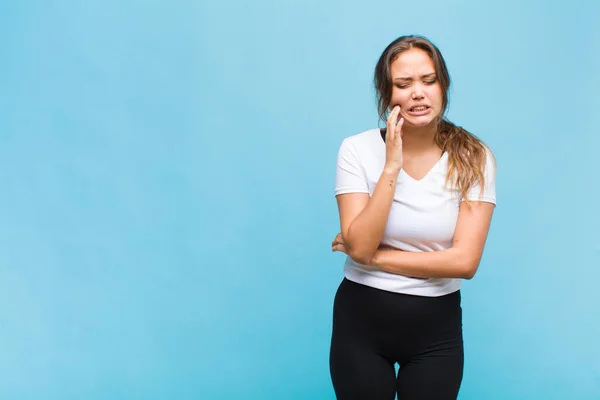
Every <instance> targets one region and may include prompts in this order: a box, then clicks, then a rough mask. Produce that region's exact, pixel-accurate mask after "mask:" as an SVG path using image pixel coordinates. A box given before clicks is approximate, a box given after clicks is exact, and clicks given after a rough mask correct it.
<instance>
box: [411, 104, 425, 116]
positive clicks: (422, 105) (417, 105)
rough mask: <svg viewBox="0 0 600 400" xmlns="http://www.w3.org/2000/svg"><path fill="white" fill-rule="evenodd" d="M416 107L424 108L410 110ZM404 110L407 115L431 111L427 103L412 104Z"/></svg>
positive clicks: (417, 114)
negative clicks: (423, 108)
mask: <svg viewBox="0 0 600 400" xmlns="http://www.w3.org/2000/svg"><path fill="white" fill-rule="evenodd" d="M416 107H425V110H423V111H411V110H412V109H413V108H416ZM406 112H407V113H408V114H409V115H414V116H420V115H426V114H429V113H430V112H431V107H429V106H428V105H427V104H415V105H414V106H412V107H411V108H409V109H408V110H407V111H406Z"/></svg>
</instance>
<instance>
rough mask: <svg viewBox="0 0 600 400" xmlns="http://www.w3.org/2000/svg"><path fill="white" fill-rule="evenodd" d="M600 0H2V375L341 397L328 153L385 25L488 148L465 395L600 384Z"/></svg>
mask: <svg viewBox="0 0 600 400" xmlns="http://www.w3.org/2000/svg"><path fill="white" fill-rule="evenodd" d="M599 18H600V3H598V2H593V1H588V2H578V3H573V2H567V1H562V2H548V1H541V0H540V1H529V2H526V4H522V3H521V2H517V1H504V2H493V3H492V2H486V3H485V5H484V4H480V2H476V1H470V2H469V1H452V2H449V1H444V0H431V1H429V2H427V3H423V2H414V1H410V2H409V1H406V2H390V1H380V2H378V3H376V4H371V5H367V3H366V2H361V1H355V2H347V1H340V0H338V1H332V2H325V3H322V2H321V1H317V0H308V1H286V2H281V1H276V0H270V1H267V0H263V1H258V2H250V1H244V2H242V1H237V2H234V1H220V2H216V1H211V2H193V1H183V0H180V1H150V0H146V1H141V0H138V1H133V0H128V1H123V0H120V1H116V0H105V1H101V2H100V1H96V2H91V1H90V2H81V1H38V2H36V1H16V0H13V1H9V0H5V1H3V2H1V3H0V31H1V33H2V34H1V35H0V53H1V57H0V354H1V356H0V398H2V399H61V400H64V399H218V400H221V399H238V398H244V399H310V400H313V399H334V394H333V390H332V388H331V383H330V378H329V370H328V351H329V339H330V329H331V311H332V301H333V296H334V294H335V290H336V288H337V285H338V284H339V282H340V280H341V278H342V264H343V255H342V254H339V253H335V254H333V253H331V252H330V243H331V240H332V239H333V237H334V235H335V234H336V233H337V231H338V220H337V208H336V204H335V199H334V197H333V180H334V173H335V159H336V155H337V150H338V147H339V145H340V143H341V141H342V139H343V138H344V137H347V136H350V135H353V134H356V133H359V132H362V131H364V130H366V129H369V128H373V127H376V126H377V124H378V121H377V114H376V110H375V100H374V93H373V89H372V84H371V82H372V73H373V69H374V67H375V63H376V61H377V58H378V56H379V55H380V54H381V52H382V51H383V49H384V48H385V46H387V44H388V43H389V42H391V41H392V40H393V39H395V38H396V37H398V36H400V35H403V34H407V33H417V34H423V35H425V36H427V37H429V38H430V39H431V40H433V41H434V42H435V43H436V44H437V45H438V46H439V47H440V49H441V50H442V52H443V54H444V56H445V58H446V61H447V63H448V66H449V69H450V73H451V76H452V78H453V86H452V92H451V103H450V111H449V117H450V119H451V120H453V121H455V122H456V123H457V124H459V125H461V126H464V127H465V128H467V129H468V130H470V131H472V132H473V133H475V134H477V135H478V136H480V137H481V138H482V139H483V140H484V141H485V142H486V143H487V144H488V145H489V146H490V147H491V148H492V150H493V151H494V153H495V155H496V158H497V161H498V167H499V169H498V176H497V191H498V207H497V210H496V213H495V216H494V220H493V224H492V229H491V232H490V236H489V239H488V245H487V247H486V251H485V255H484V258H483V261H482V264H481V267H480V270H479V272H478V274H477V275H476V277H475V278H474V279H473V280H472V281H468V282H466V283H465V285H464V290H463V309H464V328H465V343H466V366H465V378H464V381H463V386H462V390H461V395H460V399H463V400H468V399H486V400H495V399H498V400H506V399H511V400H512V399H544V400H551V399H557V400H558V399H560V400H564V399H577V400H584V399H600V347H599V346H598V338H600V319H599V318H598V315H599V314H600V295H599V294H598V291H597V289H598V282H599V280H600V268H599V267H600V263H599V261H598V260H599V256H600V240H599V239H600V235H599V234H598V232H599V230H600V215H599V213H598V206H599V205H600V204H599V201H598V198H599V197H598V195H599V190H598V153H599V151H600V135H599V133H598V119H597V115H598V109H599V107H600V101H599V96H598V93H599V92H600V78H599V74H598V71H600V52H599V51H598V49H599V48H600V28H598V20H599Z"/></svg>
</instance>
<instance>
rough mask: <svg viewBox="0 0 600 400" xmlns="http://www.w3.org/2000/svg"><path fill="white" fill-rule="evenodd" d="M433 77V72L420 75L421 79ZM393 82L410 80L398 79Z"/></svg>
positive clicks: (407, 79)
mask: <svg viewBox="0 0 600 400" xmlns="http://www.w3.org/2000/svg"><path fill="white" fill-rule="evenodd" d="M434 76H435V72H432V73H430V74H425V75H421V79H423V78H429V77H434ZM394 80H395V81H410V80H412V78H408V77H407V78H405V77H400V78H396V79H394Z"/></svg>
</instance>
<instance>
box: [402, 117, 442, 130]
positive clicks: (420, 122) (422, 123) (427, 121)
mask: <svg viewBox="0 0 600 400" xmlns="http://www.w3.org/2000/svg"><path fill="white" fill-rule="evenodd" d="M405 121H406V124H407V125H410V126H414V127H415V128H423V127H426V126H429V125H431V124H433V123H434V122H435V118H431V117H429V116H427V118H410V119H405Z"/></svg>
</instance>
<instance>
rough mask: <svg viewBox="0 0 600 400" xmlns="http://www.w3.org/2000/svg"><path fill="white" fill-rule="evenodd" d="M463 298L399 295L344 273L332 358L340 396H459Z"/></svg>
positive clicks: (372, 399) (369, 399)
mask: <svg viewBox="0 0 600 400" xmlns="http://www.w3.org/2000/svg"><path fill="white" fill-rule="evenodd" d="M460 297H461V296H460V291H456V292H454V293H452V294H448V295H445V296H441V297H425V296H414V295H407V294H400V293H394V292H388V291H384V290H380V289H375V288H372V287H369V286H365V285H362V284H358V283H355V282H352V281H350V280H348V279H345V278H344V280H343V281H342V283H341V284H340V286H339V288H338V291H337V293H336V296H335V301H334V309H333V333H332V338H331V352H330V359H329V366H330V371H331V379H332V382H333V387H334V390H335V394H336V397H337V399H338V400H354V399H356V400H358V399H365V400H380V399H381V400H392V399H394V396H395V395H396V393H397V394H398V400H408V399H415V400H416V399H418V400H429V399H432V400H455V399H456V398H457V396H458V391H459V388H460V384H461V381H462V376H463V361H464V353H463V339H462V308H461V306H460ZM395 363H398V364H399V365H400V369H399V371H398V377H396V371H395V368H394V364H395Z"/></svg>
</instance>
